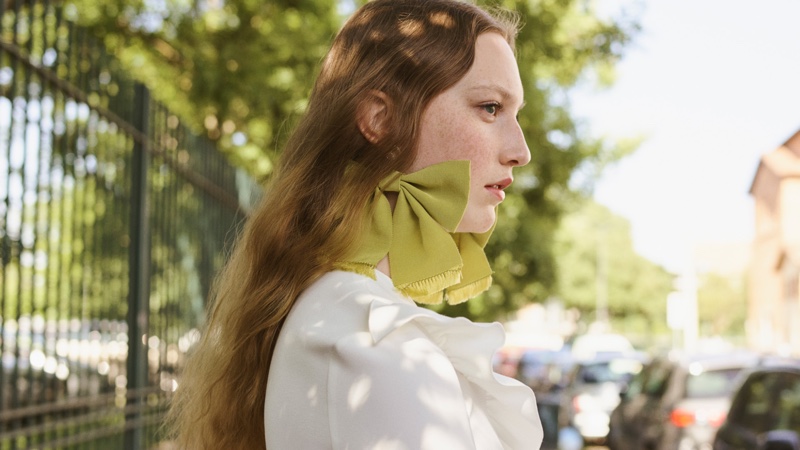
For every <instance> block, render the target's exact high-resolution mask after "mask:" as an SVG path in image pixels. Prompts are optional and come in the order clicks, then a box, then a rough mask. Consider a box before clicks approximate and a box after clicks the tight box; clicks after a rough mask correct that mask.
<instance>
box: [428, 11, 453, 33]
mask: <svg viewBox="0 0 800 450" xmlns="http://www.w3.org/2000/svg"><path fill="white" fill-rule="evenodd" d="M430 20H431V23H432V24H434V25H438V26H440V27H444V28H447V29H450V28H453V27H454V26H455V22H453V18H452V17H451V16H450V14H447V13H446V12H442V11H439V12H435V13H431V19H430Z"/></svg>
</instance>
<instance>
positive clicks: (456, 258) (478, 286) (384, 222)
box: [336, 161, 492, 304]
mask: <svg viewBox="0 0 800 450" xmlns="http://www.w3.org/2000/svg"><path fill="white" fill-rule="evenodd" d="M469 187H470V162H469V161H446V162H442V163H439V164H433V165H431V166H428V167H426V168H424V169H421V170H419V171H417V172H413V173H409V174H402V173H399V172H395V173H394V174H392V175H390V176H389V177H387V178H386V179H384V180H383V181H381V183H380V184H379V185H378V186H377V187H376V189H375V191H374V193H373V195H372V199H371V201H370V202H369V204H368V205H367V208H368V210H367V211H366V212H365V214H364V223H363V224H362V235H361V238H360V239H359V240H358V243H357V245H356V246H355V248H354V249H353V251H352V252H351V254H350V255H348V256H347V257H346V258H345V260H344V261H341V262H339V263H337V265H336V267H337V268H339V269H343V270H349V271H353V272H356V273H360V274H364V275H370V276H372V274H371V270H372V269H374V268H375V267H376V265H377V263H378V261H380V260H381V259H383V257H385V256H386V255H387V254H388V255H389V265H390V271H391V275H392V281H393V283H394V285H395V287H396V288H397V289H398V290H399V291H401V292H402V293H403V294H405V295H407V296H409V297H411V298H412V299H414V300H415V301H416V302H418V303H426V304H436V303H441V302H442V301H447V302H448V303H450V304H456V303H461V302H463V301H466V300H468V299H470V298H472V297H474V296H476V295H478V294H480V293H481V292H483V291H485V290H486V289H488V288H489V286H491V275H492V270H491V267H490V266H489V262H488V261H487V259H486V255H485V254H484V252H483V248H484V247H485V245H486V242H487V241H488V239H489V236H490V235H491V232H492V230H489V231H488V232H486V233H482V234H470V233H456V232H455V230H456V228H457V227H458V224H459V223H460V222H461V219H462V217H463V215H464V212H465V211H466V208H467V201H468V199H469ZM386 192H393V193H396V194H397V201H396V203H395V207H394V212H392V209H391V207H390V205H389V201H388V199H387V198H386V195H385V193H386Z"/></svg>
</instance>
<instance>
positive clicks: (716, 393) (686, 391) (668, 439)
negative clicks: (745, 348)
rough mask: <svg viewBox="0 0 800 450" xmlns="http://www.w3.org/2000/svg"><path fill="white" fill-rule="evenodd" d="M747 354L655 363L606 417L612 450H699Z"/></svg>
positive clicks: (750, 358)
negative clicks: (609, 423) (609, 420)
mask: <svg viewBox="0 0 800 450" xmlns="http://www.w3.org/2000/svg"><path fill="white" fill-rule="evenodd" d="M758 361H759V357H758V356H757V355H755V354H752V353H744V352H730V353H725V354H719V355H713V356H712V355H694V356H691V355H688V356H687V355H684V356H680V357H663V358H656V359H654V360H653V361H652V362H651V363H650V364H648V365H647V366H645V368H644V369H643V370H642V371H641V372H640V373H639V374H638V375H637V376H635V377H634V378H633V379H632V380H631V382H630V384H629V385H628V387H627V388H626V389H623V391H622V394H621V396H620V397H621V402H620V403H619V405H618V406H617V407H616V408H615V409H614V411H613V412H612V413H611V431H610V433H609V440H608V444H609V447H610V448H611V449H613V450H639V449H648V450H651V449H652V450H703V449H708V448H710V444H711V442H712V440H713V438H714V433H715V432H716V430H717V428H719V426H720V425H721V424H722V422H723V420H724V419H725V415H726V413H727V411H728V406H729V405H730V396H731V392H732V390H733V387H734V385H735V379H736V377H737V375H739V373H740V372H741V371H742V370H743V369H746V368H750V367H754V366H755V365H756V364H757V363H758Z"/></svg>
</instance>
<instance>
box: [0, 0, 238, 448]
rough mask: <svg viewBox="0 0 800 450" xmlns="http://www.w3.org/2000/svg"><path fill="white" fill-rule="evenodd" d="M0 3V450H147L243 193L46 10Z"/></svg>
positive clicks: (208, 152) (217, 163) (224, 169)
mask: <svg viewBox="0 0 800 450" xmlns="http://www.w3.org/2000/svg"><path fill="white" fill-rule="evenodd" d="M4 4H5V5H8V4H9V2H5V1H2V0H0V21H1V22H0V357H1V358H2V363H1V365H2V368H1V370H0V450H4V449H18V448H69V449H77V448H81V449H83V448H98V449H108V448H113V449H117V448H126V449H145V448H156V447H157V446H159V441H160V439H159V425H160V424H161V421H162V418H163V413H164V411H165V406H166V404H167V402H168V400H169V396H170V393H171V392H172V391H174V389H175V386H176V379H175V373H176V370H177V369H178V368H179V367H180V365H181V362H182V358H183V355H184V354H185V351H186V349H187V348H188V347H189V345H190V344H191V343H192V341H193V340H194V339H196V337H197V334H198V331H197V327H198V325H199V323H200V322H201V320H202V317H203V313H204V303H205V298H206V294H207V292H208V290H209V283H210V280H211V279H212V276H213V273H214V272H215V270H216V269H217V268H218V267H219V265H220V264H221V260H222V258H223V257H224V249H225V243H226V242H228V241H229V238H232V237H233V234H234V233H233V232H232V228H233V227H235V226H236V224H237V223H239V222H240V221H241V219H242V218H243V215H244V214H243V212H242V210H241V209H240V207H239V201H238V198H239V196H238V192H240V191H241V192H244V191H245V190H248V191H249V190H250V189H252V184H251V183H250V182H249V181H248V180H247V179H246V177H244V176H242V175H241V174H240V173H239V172H237V171H236V170H235V169H233V168H232V167H230V166H229V165H228V164H227V163H226V162H225V161H224V159H223V158H222V157H221V155H220V154H219V153H218V152H217V151H216V149H215V148H214V146H213V145H212V144H211V143H210V142H209V141H207V140H205V139H202V138H199V137H197V136H195V135H193V134H192V133H190V132H189V131H188V130H187V129H186V128H185V127H184V126H183V125H182V124H181V120H180V119H179V118H178V117H176V116H175V115H173V114H171V113H170V112H169V111H168V110H166V109H165V108H164V107H162V106H161V105H159V104H158V103H157V102H154V101H151V100H150V99H149V95H148V91H147V90H146V89H145V88H144V87H142V86H141V85H138V84H136V83H134V82H133V81H132V80H130V79H129V78H127V77H126V76H125V75H124V72H123V71H122V70H121V69H120V67H118V63H117V61H115V60H114V58H112V57H110V56H108V55H107V54H106V53H105V52H104V50H103V48H102V46H101V45H98V44H96V43H94V42H93V40H92V39H91V38H90V36H88V35H87V33H86V31H85V30H82V29H81V28H79V27H76V26H74V24H72V23H71V22H70V21H69V20H66V19H65V17H64V15H63V11H62V10H61V8H60V7H59V4H60V2H56V4H55V5H50V4H48V3H47V2H42V1H35V2H34V1H29V2H23V1H16V2H10V4H12V5H14V6H12V7H11V8H10V9H7V10H3V9H2V8H3V5H4Z"/></svg>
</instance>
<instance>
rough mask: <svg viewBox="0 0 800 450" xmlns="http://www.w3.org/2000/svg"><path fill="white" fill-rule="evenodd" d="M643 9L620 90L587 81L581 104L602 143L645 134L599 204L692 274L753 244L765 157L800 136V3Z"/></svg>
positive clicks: (645, 4) (673, 4) (575, 97)
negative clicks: (755, 187) (716, 256)
mask: <svg viewBox="0 0 800 450" xmlns="http://www.w3.org/2000/svg"><path fill="white" fill-rule="evenodd" d="M599 3H605V6H606V7H608V6H609V5H612V4H613V5H615V6H614V7H618V5H619V1H618V0H617V1H615V0H607V1H605V2H599ZM627 3H632V2H631V1H628V2H627ZM637 4H638V5H639V6H638V8H637V11H639V17H640V22H641V25H642V30H641V32H640V33H639V34H638V35H637V36H636V37H635V39H634V41H633V42H632V43H631V44H629V46H628V47H627V49H626V51H625V55H624V57H623V59H622V61H621V62H620V63H619V64H618V65H617V70H616V72H617V75H616V76H617V77H616V81H615V84H614V85H613V86H612V87H611V88H607V89H604V90H600V89H597V88H596V87H595V86H593V85H590V83H584V85H583V86H581V87H580V88H578V89H576V90H575V91H574V92H573V93H572V95H571V97H570V99H571V108H572V111H573V113H574V115H575V116H577V117H578V118H579V120H581V121H583V122H585V123H586V125H587V126H588V129H589V130H590V134H592V135H594V136H597V137H610V138H624V137H633V136H643V137H644V138H645V140H644V142H643V143H642V144H641V146H640V147H639V149H638V150H637V151H636V152H635V153H634V154H633V155H631V156H628V157H626V158H625V159H623V160H622V161H620V162H618V163H616V164H614V165H613V166H611V167H609V168H608V169H606V171H605V172H604V173H603V175H602V177H601V179H600V181H599V182H598V184H597V186H596V189H595V193H594V197H595V200H596V201H597V202H598V203H601V204H603V205H605V206H607V207H608V208H609V209H611V211H612V212H614V213H615V214H617V215H620V216H622V217H625V218H626V219H628V220H629V221H630V223H631V232H632V238H633V243H634V247H635V249H636V251H637V252H638V253H639V254H641V255H642V256H644V257H645V258H647V259H649V260H651V261H653V262H655V263H657V264H660V265H662V266H663V267H665V268H666V269H667V270H670V271H672V272H674V273H682V272H685V271H687V270H693V268H694V266H693V262H692V255H693V253H694V252H695V249H696V248H697V247H698V246H707V245H719V244H746V243H749V242H750V241H751V240H752V238H753V233H754V216H753V214H754V213H753V210H754V208H753V200H752V197H751V196H750V195H749V189H750V185H751V183H752V181H753V176H754V175H755V173H756V169H757V167H758V163H759V159H760V157H761V156H762V155H763V154H765V153H768V152H770V151H772V150H774V149H776V148H777V147H779V146H780V145H781V144H783V143H784V142H785V141H786V140H788V139H789V137H791V136H792V135H793V134H794V133H796V132H798V131H800V0H761V1H758V2H754V1H745V0H640V1H639V2H638V3H637ZM602 6H603V5H601V7H602Z"/></svg>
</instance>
